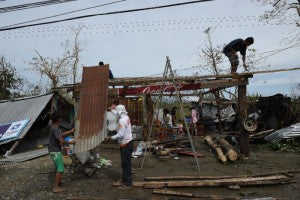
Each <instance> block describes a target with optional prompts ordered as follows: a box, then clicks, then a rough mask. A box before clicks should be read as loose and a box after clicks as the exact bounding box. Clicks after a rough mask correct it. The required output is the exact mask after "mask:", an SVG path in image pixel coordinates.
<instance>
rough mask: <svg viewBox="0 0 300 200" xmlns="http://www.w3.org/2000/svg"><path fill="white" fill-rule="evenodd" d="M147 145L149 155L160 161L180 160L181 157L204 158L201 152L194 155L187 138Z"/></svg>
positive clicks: (154, 142)
mask: <svg viewBox="0 0 300 200" xmlns="http://www.w3.org/2000/svg"><path fill="white" fill-rule="evenodd" d="M145 145H146V144H145ZM145 145H144V146H145ZM147 145H148V148H147V149H148V150H149V153H151V154H152V155H154V156H156V157H157V158H158V159H160V160H164V159H169V158H170V157H173V159H174V160H178V159H179V155H186V156H194V155H196V156H197V157H202V156H203V155H202V154H201V153H199V152H195V154H194V153H193V151H192V148H191V144H190V142H189V139H188V138H186V137H184V138H178V139H173V140H168V141H162V142H157V141H153V142H151V143H150V142H148V143H147Z"/></svg>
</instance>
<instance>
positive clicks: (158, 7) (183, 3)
mask: <svg viewBox="0 0 300 200" xmlns="http://www.w3.org/2000/svg"><path fill="white" fill-rule="evenodd" d="M207 1H212V0H197V1H188V2H182V3H174V4H166V5H161V6H153V7H145V8H137V9H130V10H120V11H113V12H106V13H98V14H90V15H82V16H77V17H71V18H66V19H61V20H55V21H48V22H42V23H36V24H29V25H22V26H14V27H9V28H2V29H0V32H1V31H8V30H15V29H20V28H27V27H32V26H41V25H47V24H54V23H59V22H66V21H72V20H77V19H83V18H89V17H95V16H104V15H116V14H122V13H131V12H140V11H146V10H154V9H161V8H170V7H175V6H182V5H188V4H196V3H202V2H207Z"/></svg>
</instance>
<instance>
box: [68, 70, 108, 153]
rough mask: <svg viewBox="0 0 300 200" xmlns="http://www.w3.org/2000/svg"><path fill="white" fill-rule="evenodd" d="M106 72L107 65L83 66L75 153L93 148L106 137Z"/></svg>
mask: <svg viewBox="0 0 300 200" xmlns="http://www.w3.org/2000/svg"><path fill="white" fill-rule="evenodd" d="M108 73H109V66H108V65H104V66H101V67H100V66H97V67H84V68H83V74H82V85H81V88H80V100H79V111H78V117H77V118H78V120H77V123H78V124H77V126H76V127H78V133H77V134H76V138H75V139H76V146H75V150H74V152H75V153H82V152H84V151H87V150H91V149H93V148H94V147H96V146H98V145H99V144H100V143H101V142H102V141H103V140H104V138H105V137H106V133H107V130H106V117H105V116H106V107H107V100H108Z"/></svg>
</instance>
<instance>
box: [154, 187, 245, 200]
mask: <svg viewBox="0 0 300 200" xmlns="http://www.w3.org/2000/svg"><path fill="white" fill-rule="evenodd" d="M152 192H153V194H163V195H172V196H180V197H194V198H197V199H207V200H239V199H240V198H239V197H221V196H203V195H199V194H192V193H189V192H177V191H173V190H166V189H154V190H153V191H152Z"/></svg>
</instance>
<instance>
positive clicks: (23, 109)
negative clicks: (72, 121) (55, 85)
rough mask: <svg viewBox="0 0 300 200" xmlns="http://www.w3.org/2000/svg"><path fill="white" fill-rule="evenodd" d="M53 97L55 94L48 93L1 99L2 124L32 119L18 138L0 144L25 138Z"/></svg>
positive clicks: (0, 116) (0, 119) (0, 121)
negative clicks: (10, 99)
mask: <svg viewBox="0 0 300 200" xmlns="http://www.w3.org/2000/svg"><path fill="white" fill-rule="evenodd" d="M52 97H53V94H47V95H42V96H36V97H30V98H20V99H14V100H13V101H1V102H0V124H6V123H11V122H15V121H19V120H24V119H30V121H29V123H28V124H27V126H26V127H25V128H24V129H23V131H22V132H21V133H20V135H19V136H18V138H15V139H11V140H6V141H2V142H0V145H1V144H5V143H8V142H10V141H13V140H16V139H20V138H23V137H24V136H25V135H26V133H27V132H28V130H29V129H30V128H31V126H32V124H33V123H34V122H35V120H36V119H37V118H38V116H39V115H40V114H41V112H42V111H43V110H44V108H45V107H46V105H47V104H48V103H49V101H50V100H51V98H52Z"/></svg>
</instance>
